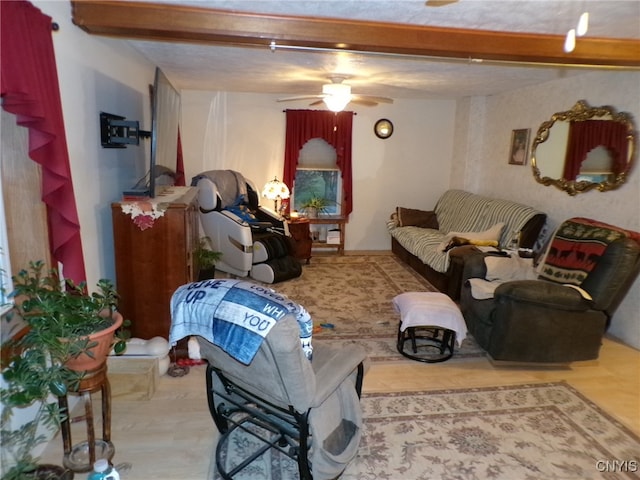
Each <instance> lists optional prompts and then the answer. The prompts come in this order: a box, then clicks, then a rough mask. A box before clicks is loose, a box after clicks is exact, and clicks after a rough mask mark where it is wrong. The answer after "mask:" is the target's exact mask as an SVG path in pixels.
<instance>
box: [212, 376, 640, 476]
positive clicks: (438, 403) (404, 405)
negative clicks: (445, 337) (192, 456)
mask: <svg viewBox="0 0 640 480" xmlns="http://www.w3.org/2000/svg"><path fill="white" fill-rule="evenodd" d="M362 407H363V413H364V426H363V437H362V440H361V445H360V450H359V453H358V456H357V457H356V459H355V460H354V461H353V462H352V463H351V464H350V465H349V466H348V467H347V469H346V471H345V472H344V473H343V475H342V476H341V477H340V480H375V479H384V480H400V479H403V480H427V479H438V480H466V479H470V480H482V479H488V480H489V479H490V480H502V479H504V480H542V479H544V480H550V479H566V480H590V479H607V480H613V479H632V478H640V473H639V469H640V466H639V465H638V462H639V461H640V458H639V452H640V436H638V435H637V434H635V433H633V432H632V431H631V430H629V429H628V428H626V427H625V426H624V425H622V424H620V423H619V422H617V421H616V420H615V419H614V418H613V417H611V416H610V415H608V414H607V413H606V412H604V411H603V410H602V409H600V408H599V407H598V406H597V405H595V404H593V403H592V402H590V401H589V400H588V399H586V398H585V397H584V396H582V395H581V394H580V393H579V392H578V391H576V390H575V389H574V388H572V387H571V386H569V385H568V384H566V383H564V382H559V383H543V384H527V385H514V386H503V387H485V388H471V389H455V390H437V391H428V392H403V393H388V394H365V395H363V398H362ZM247 437H248V435H247V434H245V433H238V434H237V438H235V439H233V441H231V442H230V445H234V447H231V448H245V447H248V446H249V445H250V444H251V443H252V442H254V440H253V439H251V438H247ZM231 448H230V449H231ZM228 453H229V456H228V457H227V458H226V461H228V462H233V461H234V459H233V452H228ZM282 457H283V456H282V455H280V454H273V455H269V456H268V458H266V459H264V461H263V462H261V463H260V462H258V463H257V464H254V465H252V469H251V470H250V471H249V472H248V473H246V474H245V475H244V476H243V475H239V476H237V477H235V478H236V479H238V480H242V479H252V480H294V479H297V478H298V475H297V470H296V465H295V463H294V462H293V461H291V460H290V459H289V458H287V457H284V458H282ZM208 478H209V479H218V478H220V477H219V475H218V473H217V471H216V469H215V462H214V461H213V460H212V462H211V466H210V473H209V477H208Z"/></svg>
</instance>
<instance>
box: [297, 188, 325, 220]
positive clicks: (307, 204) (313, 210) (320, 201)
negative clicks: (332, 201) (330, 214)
mask: <svg viewBox="0 0 640 480" xmlns="http://www.w3.org/2000/svg"><path fill="white" fill-rule="evenodd" d="M328 206H329V201H328V200H327V199H326V198H323V197H318V196H317V195H315V194H314V195H312V196H311V197H309V198H308V199H306V200H305V201H303V202H302V204H301V205H300V207H301V208H302V210H303V211H304V212H305V213H306V214H307V216H308V217H309V218H316V217H317V216H318V215H320V214H322V213H326V212H327V207H328Z"/></svg>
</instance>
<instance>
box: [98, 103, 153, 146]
mask: <svg viewBox="0 0 640 480" xmlns="http://www.w3.org/2000/svg"><path fill="white" fill-rule="evenodd" d="M141 137H142V138H150V137H151V132H149V131H146V130H140V122H138V121H137V120H127V119H126V118H125V117H121V116H119V115H113V114H111V113H105V112H100V143H101V144H102V147H103V148H127V145H139V144H140V138H141Z"/></svg>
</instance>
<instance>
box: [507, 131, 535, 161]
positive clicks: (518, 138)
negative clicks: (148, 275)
mask: <svg viewBox="0 0 640 480" xmlns="http://www.w3.org/2000/svg"><path fill="white" fill-rule="evenodd" d="M530 132H531V129H529V128H521V129H518V130H513V131H512V132H511V148H510V149H509V164H511V165H526V164H527V157H528V156H529V155H528V152H529V133H530Z"/></svg>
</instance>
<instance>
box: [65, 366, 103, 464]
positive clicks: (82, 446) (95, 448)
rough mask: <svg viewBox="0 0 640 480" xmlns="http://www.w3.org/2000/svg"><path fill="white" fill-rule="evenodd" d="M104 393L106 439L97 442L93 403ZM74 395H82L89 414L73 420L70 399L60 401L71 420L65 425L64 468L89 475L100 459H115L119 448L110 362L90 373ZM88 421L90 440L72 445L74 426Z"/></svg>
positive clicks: (88, 437)
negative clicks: (113, 426)
mask: <svg viewBox="0 0 640 480" xmlns="http://www.w3.org/2000/svg"><path fill="white" fill-rule="evenodd" d="M97 391H100V393H101V397H102V439H98V440H96V438H95V428H94V423H93V403H92V400H91V394H92V393H94V392H97ZM69 393H70V394H72V395H81V396H82V400H83V402H84V411H85V414H84V416H83V417H79V418H73V419H72V418H71V416H70V413H69V412H68V402H67V396H66V395H65V396H62V397H60V398H59V399H58V404H59V405H60V409H61V410H62V409H64V411H66V412H67V418H66V419H65V420H64V421H63V422H62V424H61V428H60V429H61V432H62V441H63V446H64V457H63V460H62V463H63V465H64V466H65V467H66V468H68V469H70V470H72V471H74V472H89V471H91V470H92V469H93V464H94V462H95V461H96V459H99V458H106V459H107V460H109V461H110V460H111V459H112V458H113V455H114V453H115V447H114V446H113V443H111V387H110V385H109V379H108V378H107V363H106V362H105V363H104V364H102V366H100V367H98V368H97V369H96V370H93V371H90V372H87V374H86V375H85V376H84V378H83V379H82V380H81V381H80V385H79V387H78V390H76V391H74V392H69ZM82 419H84V420H85V422H86V426H87V440H86V441H84V442H81V443H78V444H76V445H72V443H73V442H72V440H71V423H72V422H75V421H77V420H82Z"/></svg>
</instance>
